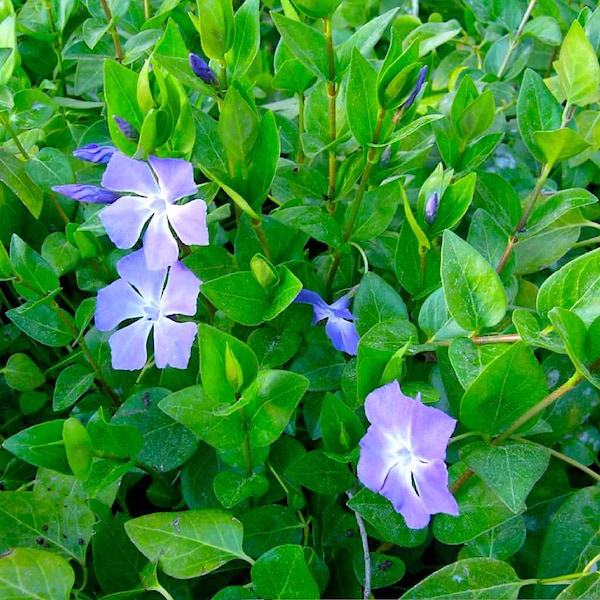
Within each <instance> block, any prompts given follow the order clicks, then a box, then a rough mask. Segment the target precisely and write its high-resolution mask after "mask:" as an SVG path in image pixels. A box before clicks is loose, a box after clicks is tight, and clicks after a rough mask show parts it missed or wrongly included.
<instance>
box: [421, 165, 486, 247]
mask: <svg viewBox="0 0 600 600" xmlns="http://www.w3.org/2000/svg"><path fill="white" fill-rule="evenodd" d="M476 180H477V176H476V175H475V173H470V174H469V175H467V176H465V177H462V178H461V179H458V180H457V181H455V182H454V183H453V184H451V185H449V186H448V187H447V188H446V189H445V190H444V192H443V194H442V196H441V198H440V201H439V202H440V203H439V207H438V211H437V214H436V216H435V220H434V221H433V223H432V224H431V225H430V227H429V230H427V228H426V229H425V231H427V233H428V236H429V238H430V239H433V238H434V237H437V236H438V235H440V234H441V233H443V232H444V231H445V230H446V229H451V228H452V227H454V226H455V225H456V224H457V223H458V222H460V220H461V219H462V218H463V216H464V215H465V213H466V212H467V210H468V209H469V206H470V205H471V200H472V199H473V194H474V192H475V182H476ZM427 200H428V198H425V197H424V195H423V194H421V195H420V197H419V208H420V209H421V211H422V212H423V213H424V211H425V202H427ZM423 225H424V226H425V225H426V224H425V222H423Z"/></svg>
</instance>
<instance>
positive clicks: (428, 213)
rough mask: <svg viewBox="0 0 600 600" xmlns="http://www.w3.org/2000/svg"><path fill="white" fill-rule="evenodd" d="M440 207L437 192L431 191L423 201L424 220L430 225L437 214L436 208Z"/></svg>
mask: <svg viewBox="0 0 600 600" xmlns="http://www.w3.org/2000/svg"><path fill="white" fill-rule="evenodd" d="M439 207H440V198H439V195H438V193H437V192H433V194H431V196H429V198H428V199H427V202H426V203H425V220H426V221H427V223H428V224H429V225H431V224H432V223H433V222H434V221H435V218H436V216H437V212H438V208H439Z"/></svg>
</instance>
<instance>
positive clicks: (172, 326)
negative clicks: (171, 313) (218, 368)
mask: <svg viewBox="0 0 600 600" xmlns="http://www.w3.org/2000/svg"><path fill="white" fill-rule="evenodd" d="M197 331H198V326H197V325H196V324H195V323H176V322H175V321H172V320H171V319H167V318H166V317H162V318H160V319H158V321H156V323H155V324H154V361H155V362H156V366H157V367H158V368H159V369H164V368H165V367H166V366H170V367H174V368H175V369H185V368H186V367H187V365H188V362H189V360H190V355H191V353H192V344H193V343H194V338H195V337H196V332H197Z"/></svg>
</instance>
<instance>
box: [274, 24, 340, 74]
mask: <svg viewBox="0 0 600 600" xmlns="http://www.w3.org/2000/svg"><path fill="white" fill-rule="evenodd" d="M271 17H272V18H273V23H275V27H277V29H278V30H279V33H280V34H281V37H282V38H283V40H284V41H285V43H286V44H287V46H288V48H289V49H290V50H291V52H292V54H293V55H294V56H295V57H296V58H297V59H298V60H299V61H300V62H301V63H302V64H303V65H304V66H306V67H307V68H309V69H310V70H311V71H312V72H313V73H314V74H315V75H316V76H317V77H319V78H322V79H329V61H328V59H327V42H326V41H325V36H324V35H323V34H322V33H320V32H319V31H317V30H316V29H315V28H313V27H310V26H309V25H306V24H304V23H300V22H299V21H294V20H293V19H288V18H287V17H284V16H282V15H280V14H277V13H271Z"/></svg>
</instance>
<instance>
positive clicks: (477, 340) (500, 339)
mask: <svg viewBox="0 0 600 600" xmlns="http://www.w3.org/2000/svg"><path fill="white" fill-rule="evenodd" d="M470 340H471V341H472V342H473V343H474V344H477V345H478V346H484V345H485V344H513V343H515V342H520V341H521V336H520V335H519V334H518V333H504V334H501V335H475V336H473V337H472V338H470ZM453 341H454V340H438V341H435V340H427V341H426V342H425V345H427V346H450V344H451V343H452V342H453Z"/></svg>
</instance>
